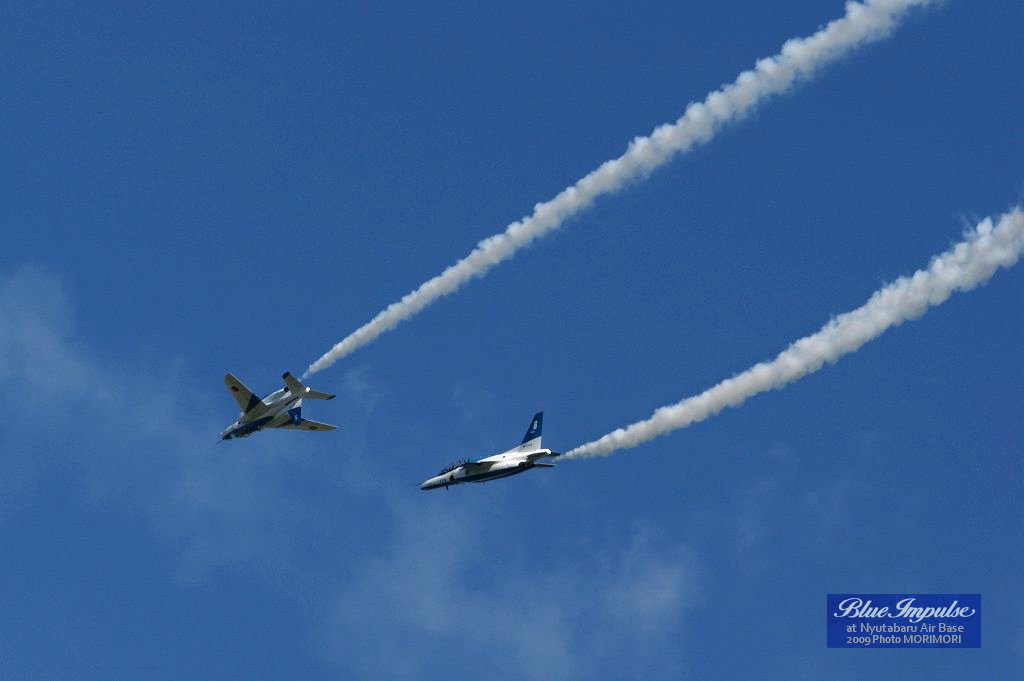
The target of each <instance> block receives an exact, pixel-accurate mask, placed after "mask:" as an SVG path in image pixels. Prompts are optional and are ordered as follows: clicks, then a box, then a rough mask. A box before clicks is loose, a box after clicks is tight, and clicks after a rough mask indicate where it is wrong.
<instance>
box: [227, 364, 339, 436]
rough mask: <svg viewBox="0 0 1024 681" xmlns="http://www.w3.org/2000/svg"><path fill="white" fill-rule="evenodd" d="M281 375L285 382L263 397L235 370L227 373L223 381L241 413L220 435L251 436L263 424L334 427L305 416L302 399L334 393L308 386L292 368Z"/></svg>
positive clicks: (313, 427)
mask: <svg viewBox="0 0 1024 681" xmlns="http://www.w3.org/2000/svg"><path fill="white" fill-rule="evenodd" d="M281 378H283V379H284V386H285V387H283V388H281V389H280V390H275V391H274V392H272V393H270V394H269V395H267V396H266V397H264V398H263V399H262V400H261V399H260V398H259V397H258V396H256V394H255V393H253V391H251V390H249V389H248V388H247V387H245V384H244V383H242V382H241V381H239V380H238V379H237V378H235V377H234V376H233V375H232V374H227V375H225V376H224V385H226V386H227V387H228V391H229V392H230V393H231V396H232V397H233V398H235V402H238V406H239V407H240V408H241V409H242V413H241V414H239V415H238V420H237V421H235V422H234V423H232V424H231V425H230V426H228V427H227V428H225V429H224V432H223V433H221V434H220V439H221V440H222V441H223V440H232V439H234V438H239V437H248V436H249V435H252V434H253V433H255V432H256V431H258V430H263V429H264V428H292V429H296V430H334V429H335V428H337V426H332V425H331V424H329V423H320V422H319V421H310V420H309V419H304V418H302V400H303V399H307V400H331V399H334V395H331V394H330V393H322V392H319V391H317V390H313V389H312V388H308V387H306V386H304V385H303V384H302V383H300V382H299V380H298V379H297V378H295V377H294V376H292V375H291V373H289V372H285V373H284V375H283V376H281Z"/></svg>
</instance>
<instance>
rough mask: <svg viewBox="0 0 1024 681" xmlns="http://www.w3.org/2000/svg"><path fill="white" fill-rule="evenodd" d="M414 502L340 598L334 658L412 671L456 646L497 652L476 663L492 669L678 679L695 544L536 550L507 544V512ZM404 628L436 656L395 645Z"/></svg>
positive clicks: (352, 574)
mask: <svg viewBox="0 0 1024 681" xmlns="http://www.w3.org/2000/svg"><path fill="white" fill-rule="evenodd" d="M410 511H411V509H410V508H407V507H406V504H405V503H404V502H398V503H393V504H392V505H391V508H390V512H391V513H393V514H394V520H395V527H396V531H395V534H394V536H393V537H392V538H391V540H390V541H389V542H388V543H387V545H386V546H384V547H382V548H381V550H380V551H379V552H378V553H376V554H373V555H371V554H367V555H363V556H361V557H359V558H358V559H357V560H356V565H354V566H350V568H349V571H348V577H347V578H346V580H345V583H344V584H345V585H344V588H342V589H340V590H339V591H338V593H337V594H336V595H335V597H334V599H333V600H332V601H331V603H332V605H331V607H330V609H329V611H328V612H327V613H326V621H325V626H324V639H323V640H322V642H321V648H322V651H323V654H324V655H325V657H326V658H327V660H328V661H329V662H330V663H331V664H333V665H336V666H338V667H339V668H340V669H343V670H345V671H346V672H347V673H348V674H349V675H352V676H354V677H359V678H362V677H368V676H373V677H381V676H383V677H387V678H396V679H402V678H409V679H414V678H424V677H432V676H435V675H436V672H437V669H438V668H439V667H444V666H445V665H447V664H451V663H453V660H452V659H450V658H449V657H448V656H447V655H446V651H452V650H478V651H489V652H488V653H487V654H481V655H478V656H475V657H474V659H473V661H472V665H473V672H474V675H476V676H479V677H485V678H521V679H550V678H560V679H573V678H594V677H595V676H596V675H599V674H598V672H601V673H604V674H607V673H608V672H609V671H610V670H619V671H620V672H621V673H620V674H619V675H620V676H622V677H624V678H633V677H635V676H637V675H643V676H645V677H649V678H678V671H679V669H680V667H681V666H684V665H683V662H684V661H685V654H686V649H685V646H680V645H679V641H678V639H677V638H676V636H677V634H678V629H679V622H680V620H681V615H682V614H683V613H685V612H687V611H689V610H691V609H693V608H694V607H696V606H697V605H698V604H699V603H700V602H701V599H700V596H699V594H700V591H701V590H700V563H699V560H698V558H697V556H696V554H695V552H693V551H692V550H690V549H689V548H688V547H686V546H683V545H679V544H674V543H671V542H665V541H660V540H659V539H658V538H657V537H655V536H654V535H653V534H652V533H650V532H638V533H636V534H634V535H633V537H632V538H631V539H626V540H625V541H623V542H615V543H613V544H611V545H605V546H595V545H593V544H589V543H588V544H587V545H586V546H582V545H580V546H567V547H565V550H564V551H563V552H562V553H561V554H560V555H558V556H550V557H547V558H546V559H544V560H530V559H529V558H527V557H524V556H521V555H517V554H518V551H517V550H516V549H515V547H514V546H511V545H509V546H505V547H503V548H502V549H500V550H498V551H497V552H496V551H495V543H494V540H493V539H490V538H489V537H490V536H492V535H493V531H492V529H493V526H492V523H493V522H498V521H501V520H502V519H501V518H500V516H499V514H496V513H488V512H486V511H485V512H483V513H477V514H460V516H459V517H460V520H459V522H458V524H457V525H455V526H453V523H452V517H451V512H450V510H446V511H444V512H440V511H427V512H424V511H423V509H422V508H419V507H418V508H417V509H416V511H415V512H410ZM506 520H507V519H506ZM395 640H403V641H406V640H415V641H417V642H418V643H419V646H420V647H421V648H425V649H427V650H431V651H436V654H431V655H429V656H427V657H420V656H409V655H394V654H393V652H392V651H393V650H394V641H395ZM581 651H587V652H586V654H581ZM464 662H465V660H464V659H462V658H460V659H459V660H458V661H457V663H459V664H461V663H464Z"/></svg>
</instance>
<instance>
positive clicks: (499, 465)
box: [420, 411, 562, 489]
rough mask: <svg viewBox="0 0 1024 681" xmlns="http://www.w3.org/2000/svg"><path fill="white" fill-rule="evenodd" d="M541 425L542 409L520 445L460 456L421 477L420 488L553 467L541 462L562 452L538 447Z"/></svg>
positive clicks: (490, 478) (479, 480)
mask: <svg viewBox="0 0 1024 681" xmlns="http://www.w3.org/2000/svg"><path fill="white" fill-rule="evenodd" d="M543 424H544V412H542V411H541V412H537V414H536V415H534V417H533V421H531V422H530V427H529V428H528V429H527V431H526V435H524V436H523V442H522V444H520V445H519V446H518V447H516V448H515V449H510V450H508V451H507V452H502V453H501V454H495V455H493V456H486V457H483V458H480V459H463V460H462V461H459V462H457V463H454V464H452V465H451V466H446V467H445V468H444V469H443V470H441V472H440V473H438V474H437V475H435V476H434V477H432V478H429V479H427V480H424V481H423V482H422V484H420V489H437V488H438V487H444V488H445V489H447V488H448V486H449V485H458V484H460V483H463V482H487V481H488V480H497V479H498V478H507V477H508V476H510V475H515V474H516V473H525V472H526V471H528V470H530V469H531V468H554V467H555V464H553V463H545V462H542V461H540V459H547V458H554V457H556V456H561V455H562V454H561V452H553V451H551V450H550V449H541V446H540V432H541V426H543Z"/></svg>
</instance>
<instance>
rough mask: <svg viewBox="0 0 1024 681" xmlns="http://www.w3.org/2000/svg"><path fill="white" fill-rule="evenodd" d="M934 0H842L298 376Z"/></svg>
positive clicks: (353, 346)
mask: <svg viewBox="0 0 1024 681" xmlns="http://www.w3.org/2000/svg"><path fill="white" fill-rule="evenodd" d="M934 1H935V0H867V2H865V3H863V4H862V3H858V2H849V3H847V5H846V14H845V16H843V17H842V18H840V19H836V20H835V21H832V22H831V23H829V24H828V25H827V26H825V27H824V28H822V29H821V30H819V31H818V32H817V33H815V34H813V35H811V36H809V37H807V38H793V39H791V40H788V41H786V43H785V44H784V45H783V46H782V50H781V51H780V52H779V53H778V54H776V55H775V56H773V57H768V58H766V59H761V60H760V61H758V62H757V64H756V65H755V67H754V69H753V70H749V71H744V72H743V73H741V74H740V75H739V77H737V78H736V80H735V81H733V82H732V83H730V84H728V85H725V86H723V87H722V88H721V89H719V90H715V91H714V92H712V93H710V94H709V95H708V96H707V97H706V98H705V99H704V101H703V102H693V103H691V104H690V105H689V106H688V107H687V108H686V113H685V114H684V115H683V116H682V117H681V118H680V119H679V120H677V121H676V122H675V123H671V124H665V125H662V126H659V127H658V128H656V129H655V130H654V132H653V133H651V135H650V136H649V137H637V138H636V139H634V140H633V142H632V143H631V144H630V145H629V147H628V148H627V150H626V152H625V153H624V154H623V155H622V156H620V157H619V158H617V159H614V160H611V161H607V162H605V163H604V164H602V165H601V167H599V168H598V169H597V170H594V171H593V172H591V173H590V174H589V175H587V176H585V177H584V178H582V179H581V180H579V181H578V182H576V184H574V185H572V186H570V187H568V188H566V189H564V190H563V191H562V192H561V193H559V194H558V195H557V196H556V197H555V198H553V199H551V200H550V201H548V202H546V203H539V204H537V205H536V206H535V207H534V209H533V213H532V214H531V215H529V216H528V217H525V218H523V219H521V220H518V221H516V222H513V223H512V224H510V225H509V226H508V228H506V230H505V231H504V232H503V233H501V234H495V235H494V236H491V237H488V238H486V239H484V240H483V241H481V242H480V243H479V244H478V245H477V247H476V248H475V249H473V251H472V252H471V253H470V254H469V255H467V256H466V257H465V258H463V259H462V260H460V261H458V262H457V263H455V264H454V265H452V266H450V267H448V268H447V269H446V270H444V272H442V273H441V274H439V275H437V276H436V277H434V278H433V279H430V280H429V281H427V282H425V283H423V284H421V285H420V287H419V288H417V289H416V290H415V291H413V292H411V293H409V294H407V295H406V296H405V297H403V298H402V299H401V300H400V301H398V302H396V303H392V304H391V305H389V306H388V307H387V308H385V309H384V310H382V311H381V312H380V313H378V314H377V316H376V317H374V318H373V319H372V320H370V321H369V322H368V323H366V324H365V325H363V326H362V327H360V328H358V329H356V330H355V331H354V332H353V333H351V334H350V335H349V336H348V337H347V338H345V339H343V340H342V341H341V342H339V343H338V344H336V345H335V346H334V347H333V348H331V349H330V350H329V351H328V352H327V353H325V354H324V355H323V356H322V357H321V358H320V359H318V360H317V361H315V362H314V363H313V364H311V365H310V366H309V368H307V369H306V372H305V373H304V374H303V377H306V376H309V375H310V374H314V373H316V372H318V371H320V370H321V369H326V368H327V367H329V366H331V365H332V364H334V363H335V362H337V361H338V360H339V359H341V358H343V357H345V356H347V355H349V354H350V353H352V352H353V351H355V350H356V349H358V348H360V347H362V346H364V345H366V344H367V343H370V342H372V341H373V340H374V339H376V338H377V337H378V336H379V335H380V334H382V333H384V332H385V331H390V330H391V329H393V328H394V327H395V326H397V325H398V324H399V323H400V322H402V321H404V320H406V319H409V318H410V317H412V316H413V315H415V314H416V313H418V312H419V311H420V310H422V309H423V308H425V307H426V306H427V305H430V304H431V303H432V302H434V301H435V300H437V299H438V298H440V297H441V296H444V295H447V294H449V293H452V292H453V291H455V290H457V289H458V288H459V287H461V286H462V285H463V284H464V283H466V282H467V281H469V280H470V279H472V278H473V277H478V276H481V275H483V274H484V273H485V272H487V271H488V270H490V269H491V268H492V267H494V266H495V265H496V264H498V263H499V262H502V261H503V260H506V259H508V258H510V257H511V256H512V255H513V254H514V253H515V252H516V251H518V250H519V249H520V248H522V247H523V246H526V245H527V244H529V243H530V242H532V241H533V240H534V239H537V238H539V237H541V236H544V235H545V234H547V233H548V232H550V231H552V230H554V229H556V228H558V227H560V226H561V225H562V223H564V222H565V220H567V219H568V218H570V217H572V216H573V215H575V214H577V213H579V212H580V211H581V210H583V209H585V208H587V207H588V206H590V205H591V204H592V203H593V202H594V200H595V199H597V198H598V197H599V196H602V195H604V194H608V193H610V192H614V191H616V190H618V189H620V188H622V187H623V185H625V184H626V183H628V182H629V181H631V180H636V179H638V178H642V177H644V176H645V175H647V174H648V173H650V172H651V171H653V170H654V169H655V168H657V167H659V166H661V165H663V164H664V163H666V162H667V161H668V160H669V159H671V158H672V157H673V156H674V155H676V154H680V153H683V152H685V151H687V150H689V149H691V148H692V147H693V146H694V145H696V144H700V143H705V142H708V141H709V140H710V139H711V138H712V137H713V136H714V134H715V133H716V132H717V131H718V129H719V128H720V127H722V126H723V125H725V124H726V123H730V122H732V121H737V120H740V119H742V118H744V117H746V116H747V115H748V114H750V112H751V111H752V110H753V109H754V107H755V106H756V105H757V104H758V103H760V102H761V101H763V100H765V99H767V98H768V97H770V96H771V95H775V94H780V93H782V92H785V91H786V90H788V89H789V88H790V87H792V86H793V85H794V84H795V83H796V82H797V81H799V80H800V79H807V78H810V77H811V76H812V75H814V73H815V72H816V71H817V70H818V69H819V68H820V67H822V66H824V65H826V64H828V63H830V62H833V61H835V60H837V59H839V58H840V57H842V56H843V55H845V54H847V53H848V52H850V51H851V50H853V49H854V48H856V47H858V46H860V45H862V44H864V43H867V42H871V41H875V40H880V39H882V38H884V37H885V36H887V35H888V34H889V32H890V31H891V30H892V29H893V27H894V26H895V25H896V22H897V21H898V19H899V18H900V17H901V16H902V14H903V13H904V12H905V11H906V10H907V9H908V8H909V7H910V6H912V5H926V4H929V3H931V2H934Z"/></svg>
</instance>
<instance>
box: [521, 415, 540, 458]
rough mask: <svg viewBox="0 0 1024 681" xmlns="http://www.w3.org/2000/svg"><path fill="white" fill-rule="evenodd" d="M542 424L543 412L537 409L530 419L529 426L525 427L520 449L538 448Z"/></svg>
mask: <svg viewBox="0 0 1024 681" xmlns="http://www.w3.org/2000/svg"><path fill="white" fill-rule="evenodd" d="M543 426H544V412H542V411H538V412H537V413H536V414H534V415H533V420H532V421H530V427H529V428H527V429H526V435H524V436H523V442H522V444H521V445H519V448H520V449H540V434H541V428H542V427H543Z"/></svg>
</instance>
